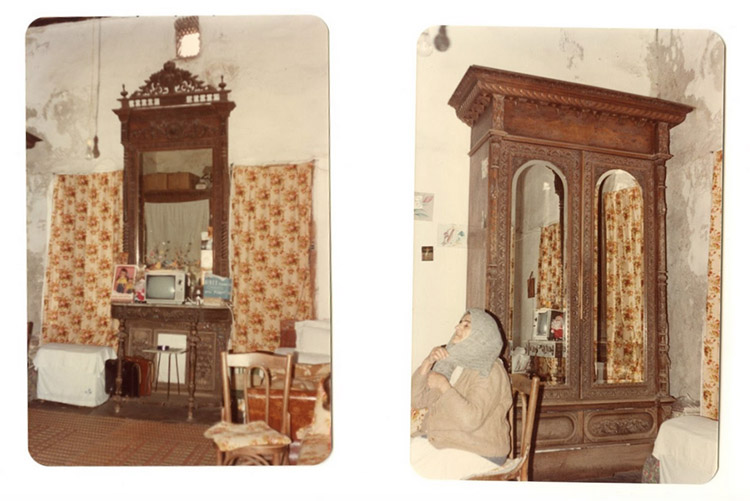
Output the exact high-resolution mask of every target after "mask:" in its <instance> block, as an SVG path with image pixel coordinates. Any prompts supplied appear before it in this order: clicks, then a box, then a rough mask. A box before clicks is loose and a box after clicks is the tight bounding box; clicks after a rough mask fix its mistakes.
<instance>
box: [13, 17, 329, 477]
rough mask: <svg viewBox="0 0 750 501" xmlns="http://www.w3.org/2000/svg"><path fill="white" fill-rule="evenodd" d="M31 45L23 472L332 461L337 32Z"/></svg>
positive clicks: (236, 24)
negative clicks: (333, 46)
mask: <svg viewBox="0 0 750 501" xmlns="http://www.w3.org/2000/svg"><path fill="white" fill-rule="evenodd" d="M25 46H26V54H25V59H26V61H25V62H26V66H25V67H26V74H25V83H26V87H25V91H26V93H25V99H26V123H25V126H26V127H25V129H26V138H27V150H26V157H25V158H26V178H27V218H26V221H27V230H28V240H27V241H28V249H27V262H28V269H27V274H28V277H27V283H28V284H29V287H28V293H27V303H28V354H27V356H28V362H29V364H28V365H29V370H28V388H29V390H28V454H29V455H30V457H31V458H32V459H33V461H35V462H36V463H38V464H39V465H44V466H93V465H106V466H143V467H148V466H198V465H201V466H202V465H205V466H211V465H216V466H219V465H221V466H223V465H261V466H264V465H282V464H283V465H316V464H319V463H321V462H323V461H325V460H326V459H327V458H328V456H329V454H330V452H331V449H332V431H331V414H330V409H331V405H332V382H331V381H332V379H331V324H330V318H331V297H330V293H331V287H330V278H329V277H330V238H329V235H330V230H329V200H330V198H329V189H328V187H329V155H330V153H329V133H328V129H329V105H328V102H329V99H328V96H329V77H328V60H329V47H328V28H327V26H326V24H325V23H324V22H323V21H322V20H321V19H319V18H317V17H314V16H302V15H300V16H163V17H160V16H152V17H149V16H140V17H76V18H57V17H40V18H38V19H36V20H33V22H31V24H30V25H29V26H28V29H27V30H26V33H25ZM299 110H304V119H301V116H302V115H301V114H300V112H299ZM289 138H294V140H293V141H290V139H289ZM290 201H293V202H294V203H290ZM230 248H231V252H230ZM120 256H124V258H121V257H120ZM113 270H114V278H113ZM136 270H137V272H138V276H136ZM136 279H137V281H136ZM81 291H84V293H83V294H82V293H81ZM134 293H137V299H138V301H137V302H133V296H134ZM160 346H161V347H164V346H168V347H170V349H169V350H159V349H158V347H160ZM253 367H259V368H264V369H265V370H267V371H268V372H267V373H268V374H269V377H267V378H265V379H264V381H263V382H264V383H265V384H268V385H269V392H268V393H266V391H265V388H264V387H262V386H260V387H259V386H254V387H249V388H247V392H244V391H243V390H244V389H245V387H246V386H247V384H246V383H247V381H246V380H245V378H244V377H243V376H241V375H242V374H245V373H246V372H249V371H251V369H252V368H253ZM74 368H76V369H78V370H73V369H74ZM271 374H272V375H271ZM287 375H288V376H289V377H286V376H287ZM251 382H252V381H251ZM266 404H268V405H269V409H270V410H269V412H265V408H266ZM95 432H96V436H97V437H100V440H96V441H92V440H89V439H88V438H87V437H90V436H92V434H94V433H95ZM50 436H54V437H56V438H57V439H56V440H50V438H49V437H50Z"/></svg>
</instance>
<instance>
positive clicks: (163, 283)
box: [146, 275, 176, 299]
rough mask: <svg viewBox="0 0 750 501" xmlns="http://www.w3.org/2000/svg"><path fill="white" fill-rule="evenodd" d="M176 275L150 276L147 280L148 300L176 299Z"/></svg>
mask: <svg viewBox="0 0 750 501" xmlns="http://www.w3.org/2000/svg"><path fill="white" fill-rule="evenodd" d="M175 280H176V277H175V276H174V275H163V276H160V275H150V276H149V277H148V279H147V280H146V298H148V299H175Z"/></svg>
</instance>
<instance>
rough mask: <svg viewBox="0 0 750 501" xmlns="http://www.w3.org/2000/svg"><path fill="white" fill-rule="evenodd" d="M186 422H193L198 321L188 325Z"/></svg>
mask: <svg viewBox="0 0 750 501" xmlns="http://www.w3.org/2000/svg"><path fill="white" fill-rule="evenodd" d="M187 341H188V376H187V380H188V421H192V420H193V410H194V409H195V365H196V363H198V321H197V320H196V321H195V322H193V323H192V324H191V325H190V335H189V336H188V340H187Z"/></svg>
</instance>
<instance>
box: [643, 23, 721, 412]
mask: <svg viewBox="0 0 750 501" xmlns="http://www.w3.org/2000/svg"><path fill="white" fill-rule="evenodd" d="M723 61H724V44H723V42H722V41H721V39H720V38H719V37H718V36H716V35H710V36H705V37H696V36H694V34H693V33H690V32H680V31H656V32H654V33H653V39H652V41H651V42H650V43H649V44H648V56H647V58H646V63H647V67H648V75H649V78H650V80H651V95H653V96H655V97H659V98H663V99H668V100H679V101H680V102H682V103H685V104H689V105H690V106H693V107H695V110H693V112H691V113H690V114H689V115H688V117H687V118H686V120H685V122H684V123H683V124H681V125H680V126H678V129H676V130H675V131H674V132H673V133H672V138H671V140H672V144H671V148H672V152H673V154H674V158H673V159H672V160H670V161H669V162H668V163H667V182H666V183H667V229H668V232H667V239H668V241H667V269H668V277H669V278H668V282H667V285H668V296H669V298H670V300H669V332H670V358H671V360H672V366H671V370H670V380H671V391H672V394H674V395H680V396H682V395H689V396H690V397H692V398H693V399H696V400H698V399H700V391H701V380H700V372H699V371H696V370H695V368H696V367H700V363H701V353H702V349H703V347H702V335H703V333H704V331H705V329H706V322H705V319H706V294H707V288H708V278H707V273H708V233H709V223H710V221H709V211H710V206H711V184H712V176H713V162H714V155H713V154H714V152H715V151H716V150H719V149H721V148H722V138H723V119H724V117H723V101H722V96H723V85H724V80H723ZM683 129H684V131H683Z"/></svg>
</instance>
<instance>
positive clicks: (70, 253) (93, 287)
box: [41, 171, 122, 347]
mask: <svg viewBox="0 0 750 501" xmlns="http://www.w3.org/2000/svg"><path fill="white" fill-rule="evenodd" d="M51 218H52V220H51V224H50V237H49V244H48V250H47V271H46V275H45V287H46V289H45V293H44V316H43V323H42V335H41V339H42V343H75V344H89V345H99V346H112V347H115V346H116V345H117V333H116V330H115V329H114V328H113V326H112V319H111V316H110V293H111V290H112V277H113V275H112V274H113V272H114V265H115V264H117V263H115V259H116V258H117V257H118V256H119V254H120V252H121V246H122V171H114V172H102V173H94V174H85V175H59V176H57V177H56V180H55V186H54V194H53V201H52V216H51Z"/></svg>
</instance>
